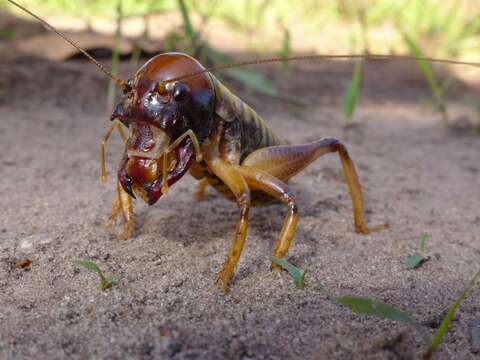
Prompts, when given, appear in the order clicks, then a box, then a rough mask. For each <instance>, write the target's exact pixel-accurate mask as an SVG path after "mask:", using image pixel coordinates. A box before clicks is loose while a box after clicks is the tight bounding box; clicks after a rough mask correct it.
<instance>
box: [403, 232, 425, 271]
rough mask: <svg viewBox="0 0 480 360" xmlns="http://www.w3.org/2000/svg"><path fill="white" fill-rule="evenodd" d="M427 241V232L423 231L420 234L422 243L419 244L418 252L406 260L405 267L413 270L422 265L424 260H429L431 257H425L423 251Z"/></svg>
mask: <svg viewBox="0 0 480 360" xmlns="http://www.w3.org/2000/svg"><path fill="white" fill-rule="evenodd" d="M426 241H427V234H426V233H422V235H420V243H419V244H418V252H416V253H415V254H413V255H412V256H409V257H408V259H407V261H406V262H405V264H404V265H405V269H407V270H413V269H416V268H418V267H419V266H420V265H422V264H423V263H424V262H426V261H428V260H429V259H430V258H429V257H426V258H425V257H423V252H424V251H425V243H426Z"/></svg>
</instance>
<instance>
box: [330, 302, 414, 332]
mask: <svg viewBox="0 0 480 360" xmlns="http://www.w3.org/2000/svg"><path fill="white" fill-rule="evenodd" d="M337 301H338V302H339V303H340V304H342V305H344V306H346V307H348V308H349V309H350V310H352V311H353V312H354V313H357V314H363V315H372V316H377V317H380V318H383V319H389V320H392V321H396V322H401V323H404V324H409V325H417V322H416V321H415V320H413V319H412V318H411V317H410V316H408V315H407V314H406V313H405V312H403V311H401V310H398V309H396V308H394V307H393V306H390V305H387V304H385V303H382V302H380V301H377V300H375V299H370V298H365V297H358V296H340V297H337Z"/></svg>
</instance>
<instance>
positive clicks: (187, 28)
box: [177, 0, 197, 53]
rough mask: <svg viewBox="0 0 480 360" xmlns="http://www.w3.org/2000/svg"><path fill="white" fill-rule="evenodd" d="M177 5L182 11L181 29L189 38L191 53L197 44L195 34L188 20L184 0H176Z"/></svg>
mask: <svg viewBox="0 0 480 360" xmlns="http://www.w3.org/2000/svg"><path fill="white" fill-rule="evenodd" d="M177 3H178V7H179V9H180V12H181V13H182V19H183V30H184V32H185V35H187V37H188V38H189V39H190V46H191V47H192V53H193V52H195V48H196V46H197V34H196V32H195V31H194V30H193V26H192V22H191V21H190V14H189V12H188V8H187V4H186V3H185V1H184V0H177Z"/></svg>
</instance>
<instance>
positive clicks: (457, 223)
mask: <svg viewBox="0 0 480 360" xmlns="http://www.w3.org/2000/svg"><path fill="white" fill-rule="evenodd" d="M9 59H10V60H5V61H3V62H2V63H1V64H0V75H1V76H0V153H1V157H0V165H1V166H0V198H1V199H2V200H1V203H2V214H1V215H0V304H1V310H0V324H1V329H0V358H2V359H31V358H35V359H47V358H48V359H60V358H69V359H90V358H98V359H118V358H139V359H150V358H174V359H192V358H199V359H226V358H231V359H300V358H302V359H322V358H338V359H351V358H362V359H365V358H367V359H385V358H388V359H409V358H418V357H419V356H420V354H421V352H422V349H423V343H422V340H421V338H420V336H419V335H418V334H416V333H415V330H414V329H412V328H410V327H405V326H401V325H398V324H396V323H392V322H390V321H386V320H378V319H375V318H370V317H364V316H357V315H355V314H353V313H352V312H350V311H349V310H348V309H345V308H342V307H340V306H339V305H336V304H334V303H332V302H330V301H329V300H328V299H327V298H326V297H325V296H323V295H322V294H321V293H320V291H319V284H323V285H324V286H325V287H327V288H328V289H330V290H331V291H332V293H334V294H342V295H347V294H350V295H362V296H369V297H375V298H377V299H380V300H382V301H384V302H387V303H389V304H392V305H395V306H398V307H399V308H401V309H404V310H407V311H408V312H409V313H410V314H411V315H412V316H414V317H415V318H416V319H418V320H419V321H429V320H431V319H434V318H435V317H436V316H437V315H438V314H439V313H441V312H442V311H443V310H444V309H445V308H446V307H447V306H448V305H449V304H450V303H451V302H452V301H453V299H454V298H455V297H456V295H457V294H458V292H459V291H460V290H461V289H462V288H463V286H464V285H465V284H466V283H467V281H468V280H469V279H470V278H471V276H472V275H473V274H474V273H475V272H476V271H477V270H478V268H479V261H478V259H479V255H480V231H479V230H480V211H479V209H480V196H479V192H478V186H479V184H480V165H479V161H478V154H479V153H480V137H479V136H478V134H474V133H473V132H460V133H459V132H452V131H449V130H447V129H446V127H445V126H444V124H442V122H441V121H440V119H439V116H438V115H437V114H435V113H433V112H431V111H429V110H425V109H422V108H420V106H419V102H418V96H419V94H420V95H421V94H424V93H425V89H424V88H418V87H417V89H416V90H418V91H417V92H414V90H412V86H411V85H412V84H411V83H412V82H411V81H410V82H408V81H407V82H405V81H404V82H403V83H398V84H396V85H395V86H393V85H392V82H395V81H396V80H395V79H397V80H398V78H403V79H405V78H406V79H408V78H409V74H410V70H411V69H412V68H410V70H409V71H406V72H404V73H403V74H404V75H402V74H401V72H400V74H399V73H397V72H392V71H391V70H392V69H391V68H389V67H387V68H382V69H383V75H384V78H385V79H387V80H388V81H390V80H389V79H393V80H391V81H390V86H392V87H390V90H389V91H385V87H387V86H388V82H387V85H385V83H384V82H381V83H380V82H378V83H377V85H375V83H374V84H371V85H370V86H368V87H366V88H364V89H363V94H364V96H363V97H362V103H361V106H360V108H359V111H358V113H357V115H356V116H357V120H358V121H360V122H361V123H362V124H363V125H362V126H361V127H359V128H357V129H356V130H352V131H350V132H348V133H344V132H343V131H342V117H341V114H340V111H339V108H340V106H339V101H340V99H339V96H340V94H341V91H340V90H341V89H343V87H344V86H345V83H346V82H347V81H348V76H349V75H348V73H349V70H348V69H351V67H350V66H343V65H342V66H340V65H335V64H330V65H323V64H316V65H312V64H310V65H308V66H305V67H306V70H305V71H304V72H300V73H299V75H298V77H295V78H294V80H293V81H292V80H290V81H286V82H283V83H281V85H280V88H281V89H282V90H286V91H290V93H291V94H293V93H295V94H297V95H299V96H302V94H306V93H308V94H309V96H306V95H305V99H306V100H308V109H298V108H296V107H293V106H289V105H288V104H285V102H284V101H278V100H275V99H270V98H265V97H260V96H254V95H252V94H245V93H243V95H244V96H245V97H246V98H247V99H249V100H250V102H251V104H252V105H253V106H254V107H255V108H257V109H258V110H259V111H260V113H261V114H262V115H264V117H265V118H266V119H268V121H269V122H270V123H271V124H272V125H273V126H274V128H275V129H276V130H277V131H278V133H279V134H281V135H283V136H285V137H286V138H288V139H289V140H291V141H292V142H294V143H301V142H305V141H310V140H314V139H317V138H321V137H325V136H329V137H330V136H334V137H338V138H340V139H342V140H343V141H344V142H345V143H346V144H347V147H348V149H349V150H350V153H351V155H352V157H353V159H354V160H355V162H356V164H357V168H358V170H359V173H360V178H361V182H362V184H363V188H364V193H365V200H366V210H367V217H368V220H369V222H370V223H373V224H379V223H383V222H385V221H388V222H389V223H390V225H391V228H390V229H389V230H387V231H384V232H381V233H377V234H374V235H369V236H362V235H358V234H356V233H354V232H353V223H352V216H351V204H350V200H349V197H348V194H347V190H346V186H345V184H344V182H343V179H342V173H341V168H340V164H339V160H338V158H337V157H336V155H328V156H325V158H322V159H320V160H318V161H317V162H315V163H314V164H313V165H312V166H310V167H309V168H308V169H306V170H305V171H304V172H303V173H302V174H301V175H299V176H298V177H296V178H295V179H294V181H293V182H292V187H293V189H294V191H295V193H296V195H297V198H298V203H299V207H300V223H299V227H298V231H297V234H296V236H295V241H294V243H293V246H292V247H291V250H290V252H289V253H288V256H287V258H288V260H289V261H291V262H292V263H294V264H296V265H298V266H300V267H302V268H305V269H308V274H307V279H306V288H305V289H304V290H300V289H297V288H295V286H294V284H293V283H292V281H291V279H290V278H289V277H288V275H284V276H282V277H281V278H280V279H279V278H276V277H275V276H273V275H272V274H271V272H270V270H269V261H268V256H269V254H270V252H271V249H272V247H273V244H274V241H275V238H276V236H277V235H278V232H279V229H280V226H281V223H282V216H283V214H284V212H285V209H284V207H282V206H281V205H271V206H268V207H263V208H255V209H254V210H253V212H252V216H251V224H250V228H249V234H248V240H247V244H246V248H245V250H244V252H243V256H242V259H241V261H240V264H239V266H238V269H237V272H236V275H235V277H234V282H233V284H232V286H231V291H230V293H229V294H228V295H226V296H224V295H221V294H220V292H219V291H218V289H217V286H216V284H215V282H214V280H215V276H216V272H217V271H218V270H219V268H220V266H221V264H222V262H223V260H224V258H225V256H226V253H227V250H228V248H229V246H230V242H231V239H232V236H233V231H234V225H235V221H236V218H237V212H238V211H237V209H236V207H235V204H233V203H230V202H228V201H226V200H224V199H222V198H220V197H219V196H216V195H214V196H211V197H210V198H209V199H208V201H204V202H196V201H194V199H193V196H192V194H193V192H194V189H195V186H196V184H195V181H194V180H193V179H192V178H190V177H185V178H184V179H182V181H180V182H179V183H178V184H177V185H176V186H174V188H172V190H171V192H170V193H169V194H168V195H167V196H165V197H164V198H162V199H161V201H159V202H158V203H157V204H156V205H155V206H153V207H151V208H148V207H147V206H145V205H144V204H140V203H138V204H136V214H137V229H136V231H135V235H134V237H133V238H132V239H130V240H128V241H123V240H119V239H118V237H117V235H116V234H117V233H118V231H119V230H120V229H119V228H115V229H114V230H113V231H112V230H107V229H105V227H104V226H103V224H104V222H105V220H106V217H107V215H108V213H109V209H110V204H111V200H112V198H113V195H114V186H115V185H114V176H111V177H110V180H109V182H108V183H107V184H106V185H103V184H101V183H100V181H99V169H100V165H99V159H98V144H99V139H100V137H101V136H102V135H103V133H104V131H105V129H106V127H107V126H108V120H107V119H108V117H107V115H106V114H105V113H104V107H105V106H104V104H105V96H104V89H105V87H106V86H105V81H104V79H103V77H102V74H100V73H98V72H97V71H96V69H95V68H93V67H92V66H91V65H90V64H86V63H83V62H80V63H78V62H71V63H66V64H54V63H49V62H46V61H40V60H34V59H29V58H23V57H21V58H16V57H14V56H10V58H9ZM377 65H378V64H377ZM377 65H376V64H373V65H372V66H373V67H372V70H373V71H371V74H372V77H373V78H375V76H376V77H377V79H379V78H381V77H382V75H381V74H378V73H377V71H376V70H375V69H376V67H377ZM315 66H316V67H315ZM311 68H315V69H317V73H312V72H309V71H308V69H311ZM268 69H269V68H267V70H268ZM275 69H276V68H275ZM277 70H278V69H276V70H275V71H277ZM132 71H133V69H132V68H125V69H124V72H125V73H130V74H131V72H132ZM270 71H272V69H270ZM389 74H390V75H389ZM305 79H311V80H310V82H308V83H306V82H304V80H305ZM416 81H417V82H418V83H421V80H416ZM413 82H415V81H413ZM413 89H415V87H413ZM121 151H122V150H121V144H120V142H119V141H118V139H115V140H114V141H113V142H112V144H110V146H109V151H108V160H109V161H108V166H109V172H110V174H111V175H112V174H114V169H115V163H116V161H118V159H119V158H120V156H121ZM211 194H212V195H213V192H211ZM422 232H426V233H427V234H428V240H427V245H426V255H429V256H431V260H430V261H429V262H427V263H425V264H424V265H423V266H422V267H421V268H419V269H417V270H414V271H407V270H404V269H403V266H402V261H403V260H404V259H405V258H406V257H407V256H408V255H411V254H412V253H413V252H414V251H415V250H416V247H417V244H418V242H419V238H420V234H421V233H422ZM78 258H89V259H92V260H94V261H95V262H97V263H98V264H99V265H100V266H101V267H102V269H104V271H105V272H106V273H107V274H114V275H115V276H117V277H118V278H119V279H120V283H119V284H118V285H117V286H115V287H113V288H111V289H109V290H108V291H106V292H104V293H102V292H100V291H99V289H98V285H97V279H96V276H95V275H94V274H92V273H90V272H87V271H85V270H83V269H79V268H78V267H77V266H76V265H75V259H78ZM24 259H31V260H32V261H33V264H32V266H31V268H30V269H29V270H23V269H19V268H17V267H16V264H17V263H18V262H19V261H21V260H24ZM479 295H480V291H479V290H478V289H475V290H474V291H473V292H472V293H471V295H470V297H469V298H468V299H467V300H466V301H465V302H464V303H463V304H462V306H461V308H460V310H459V312H458V316H457V319H456V321H455V322H454V323H453V325H452V328H451V331H450V332H449V333H448V334H447V336H446V339H445V343H444V345H442V347H441V349H440V352H439V353H438V358H439V359H447V358H448V359H469V358H474V357H475V354H473V353H472V352H471V347H470V343H469V332H470V324H471V322H472V321H473V320H474V319H476V318H478V317H479V315H480V314H479V313H480V307H479V303H478V299H479ZM427 329H428V331H430V332H432V333H433V332H434V330H435V329H433V328H430V327H427Z"/></svg>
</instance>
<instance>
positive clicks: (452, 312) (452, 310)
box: [423, 270, 480, 359]
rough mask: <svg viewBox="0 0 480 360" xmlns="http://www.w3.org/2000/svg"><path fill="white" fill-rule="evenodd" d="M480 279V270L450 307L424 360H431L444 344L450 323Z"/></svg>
mask: <svg viewBox="0 0 480 360" xmlns="http://www.w3.org/2000/svg"><path fill="white" fill-rule="evenodd" d="M479 278H480V270H479V271H478V272H477V273H476V274H475V276H474V277H473V278H472V280H470V282H469V283H468V285H467V286H466V287H465V288H464V289H463V290H462V292H461V293H460V295H459V296H458V297H457V299H455V301H454V302H453V303H452V305H450V308H449V309H448V313H447V315H446V316H445V317H444V318H443V320H442V322H441V323H440V327H439V328H438V330H437V332H436V333H435V335H434V336H433V340H432V342H431V344H430V346H429V348H428V349H427V351H426V352H425V354H424V355H423V358H424V359H430V358H431V356H432V354H433V353H434V352H435V351H436V350H437V349H438V347H439V346H440V344H441V343H442V340H443V337H444V336H445V334H446V332H447V330H448V327H449V326H450V323H451V322H452V321H453V319H454V318H455V314H456V312H457V309H458V307H459V306H460V303H461V302H462V301H463V300H464V299H465V298H466V296H467V294H468V292H469V291H470V290H471V289H472V287H473V286H474V285H475V283H476V282H477V280H478V279H479Z"/></svg>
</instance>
